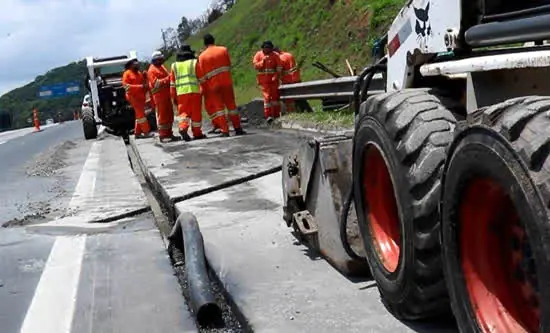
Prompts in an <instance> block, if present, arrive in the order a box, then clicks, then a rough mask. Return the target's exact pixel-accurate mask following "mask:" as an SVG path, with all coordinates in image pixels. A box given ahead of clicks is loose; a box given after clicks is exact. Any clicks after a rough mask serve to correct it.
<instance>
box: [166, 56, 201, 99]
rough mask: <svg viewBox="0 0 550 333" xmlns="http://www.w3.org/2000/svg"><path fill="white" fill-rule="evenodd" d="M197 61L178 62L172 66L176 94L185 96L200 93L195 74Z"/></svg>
mask: <svg viewBox="0 0 550 333" xmlns="http://www.w3.org/2000/svg"><path fill="white" fill-rule="evenodd" d="M196 66H197V59H190V60H186V61H178V62H175V63H173V64H172V71H173V72H174V84H173V85H174V86H175V88H176V94H177V95H178V96H179V95H185V94H191V93H200V88H199V79H198V78H197V72H196Z"/></svg>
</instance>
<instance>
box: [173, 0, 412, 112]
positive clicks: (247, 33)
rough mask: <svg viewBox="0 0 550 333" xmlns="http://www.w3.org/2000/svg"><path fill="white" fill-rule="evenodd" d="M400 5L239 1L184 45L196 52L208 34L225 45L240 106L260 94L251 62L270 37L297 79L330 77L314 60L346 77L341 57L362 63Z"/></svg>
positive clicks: (372, 0)
mask: <svg viewBox="0 0 550 333" xmlns="http://www.w3.org/2000/svg"><path fill="white" fill-rule="evenodd" d="M404 3H405V0H240V1H238V2H237V3H236V5H235V6H234V7H233V8H232V9H231V10H230V11H229V12H228V13H226V14H225V15H224V16H223V17H222V18H220V19H219V20H217V21H216V22H214V23H213V24H211V25H210V26H209V27H207V28H206V29H204V30H203V31H201V32H200V33H199V34H198V35H197V36H195V37H192V38H190V40H188V43H190V44H191V45H192V47H193V49H195V50H196V51H199V50H200V49H201V48H202V36H203V35H204V34H205V33H207V32H209V33H212V34H213V35H214V36H215V37H216V42H217V44H220V45H225V46H227V47H228V48H229V52H230V54H231V58H232V61H233V76H234V81H235V89H236V95H237V100H238V102H239V104H241V103H246V102H248V101H250V100H251V99H252V98H254V97H259V96H261V93H260V90H259V89H258V87H257V86H256V76H255V72H254V69H253V68H252V64H251V63H252V57H253V56H254V54H255V53H256V52H257V51H258V50H259V48H260V45H261V43H262V41H263V40H266V39H270V40H272V41H273V42H274V43H275V44H276V45H278V46H279V47H281V48H282V49H286V50H288V51H290V52H292V53H293V54H294V55H295V57H296V60H297V62H298V64H299V65H300V68H301V70H302V78H303V80H313V79H322V78H329V77H330V75H328V74H326V73H324V72H322V71H320V70H318V69H317V68H315V67H313V66H312V65H311V64H312V63H313V62H314V61H320V62H322V63H323V64H325V65H326V66H327V67H329V68H331V69H333V70H334V71H336V72H337V73H339V74H341V75H348V74H349V72H348V70H347V67H346V63H345V60H346V59H348V60H349V61H350V63H351V64H352V66H353V67H355V68H356V69H357V70H358V71H359V70H361V69H362V68H363V67H364V66H366V65H367V64H368V63H369V58H370V52H371V45H372V41H373V40H374V39H375V38H377V37H380V36H382V35H383V34H384V33H385V32H386V30H387V28H388V27H389V26H390V25H391V22H392V20H393V18H394V17H395V15H396V14H397V13H398V11H399V9H400V8H401V7H402V5H403V4H404ZM170 60H173V59H170ZM170 60H169V63H168V65H169V64H170V62H171V61H170Z"/></svg>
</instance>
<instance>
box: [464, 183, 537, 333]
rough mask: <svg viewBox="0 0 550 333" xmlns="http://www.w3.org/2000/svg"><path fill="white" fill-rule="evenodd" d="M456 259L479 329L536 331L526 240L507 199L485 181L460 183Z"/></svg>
mask: <svg viewBox="0 0 550 333" xmlns="http://www.w3.org/2000/svg"><path fill="white" fill-rule="evenodd" d="M460 257H461V258H460V261H461V266H462V270H463V273H464V279H465V282H466V288H467V290H468V295H469V300H470V304H471V306H472V310H473V312H474V313H475V316H476V319H477V322H478V325H479V327H480V329H481V331H482V332H487V333H488V332H514V333H518V332H538V327H539V322H540V319H539V317H540V311H539V292H538V284H537V279H536V267H535V261H534V258H533V256H532V252H531V250H530V246H529V241H528V239H527V235H526V233H525V230H524V228H523V226H522V223H521V220H520V219H519V216H518V214H517V212H516V209H515V207H514V204H513V202H512V200H511V199H510V197H509V196H508V195H507V194H506V192H505V191H504V190H503V189H502V187H500V186H499V185H498V184H497V183H496V182H494V181H492V180H490V179H475V180H472V181H471V182H469V183H468V185H467V186H466V189H465V192H464V197H463V200H462V202H461V203H460Z"/></svg>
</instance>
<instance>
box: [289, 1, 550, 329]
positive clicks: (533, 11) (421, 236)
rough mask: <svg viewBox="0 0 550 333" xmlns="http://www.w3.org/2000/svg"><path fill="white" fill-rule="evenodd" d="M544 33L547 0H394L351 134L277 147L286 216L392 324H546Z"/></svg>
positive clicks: (549, 265)
mask: <svg viewBox="0 0 550 333" xmlns="http://www.w3.org/2000/svg"><path fill="white" fill-rule="evenodd" d="M547 39H550V1H531V0H525V1H510V0H476V1H458V0H431V1H430V0H410V1H407V3H406V5H405V7H404V8H402V9H401V11H400V12H399V14H398V15H397V17H396V18H395V19H394V21H393V23H392V25H391V27H390V28H389V31H388V32H387V36H384V38H382V40H385V41H386V43H385V49H384V50H383V51H382V52H383V54H381V55H380V56H379V57H375V58H376V59H377V60H376V62H375V63H373V64H372V65H371V66H368V67H366V68H365V69H364V70H363V72H362V73H361V75H359V76H358V78H357V82H356V85H355V94H354V106H355V110H356V116H355V130H354V132H353V133H350V134H343V135H333V136H327V137H320V138H317V139H315V140H312V141H310V142H308V143H307V144H305V145H304V146H303V147H302V148H301V149H300V150H299V151H295V152H291V153H290V154H288V156H286V157H285V158H284V161H283V192H284V219H285V221H286V223H287V225H288V226H289V227H292V228H293V230H294V232H295V234H296V235H297V236H298V237H299V238H301V239H302V240H303V241H305V242H307V244H309V246H311V247H313V248H315V249H317V250H318V251H319V252H320V253H321V254H322V255H323V256H324V257H325V258H326V259H327V260H328V261H329V262H330V263H332V264H333V265H334V266H335V267H336V268H337V269H338V270H340V271H341V272H342V273H344V274H347V275H356V274H366V271H368V274H371V275H372V277H373V279H374V280H375V281H376V284H377V287H378V289H379V291H380V294H381V299H382V302H383V304H384V305H385V306H386V308H387V309H388V310H389V311H390V312H391V313H392V314H393V315H394V316H396V317H397V318H399V319H403V320H417V319H426V318H433V317H436V316H444V315H447V314H448V315H454V318H455V319H456V322H457V324H458V327H459V329H460V331H462V332H548V331H550V210H549V209H550V208H549V207H550V206H549V205H550V158H549V154H550V47H549V46H546V45H545V42H544V41H545V40H547ZM529 45H531V46H529ZM379 73H381V74H382V77H383V78H384V80H385V91H384V92H382V93H379V94H375V95H373V96H369V86H370V83H371V82H372V79H373V76H374V75H375V74H379ZM367 96H369V97H367ZM354 226H356V228H354ZM366 268H368V269H366Z"/></svg>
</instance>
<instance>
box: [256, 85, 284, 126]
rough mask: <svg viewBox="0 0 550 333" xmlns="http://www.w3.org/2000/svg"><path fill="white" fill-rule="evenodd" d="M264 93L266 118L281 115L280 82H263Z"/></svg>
mask: <svg viewBox="0 0 550 333" xmlns="http://www.w3.org/2000/svg"><path fill="white" fill-rule="evenodd" d="M261 87H262V94H263V96H264V116H265V118H269V117H272V118H278V117H280V116H281V101H280V96H279V84H278V83H270V84H262V85H261Z"/></svg>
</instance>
